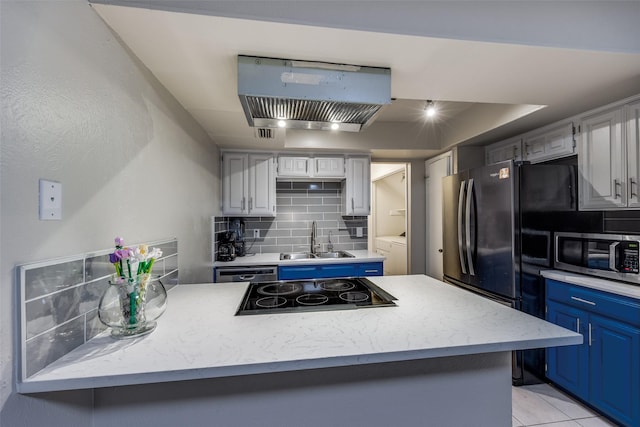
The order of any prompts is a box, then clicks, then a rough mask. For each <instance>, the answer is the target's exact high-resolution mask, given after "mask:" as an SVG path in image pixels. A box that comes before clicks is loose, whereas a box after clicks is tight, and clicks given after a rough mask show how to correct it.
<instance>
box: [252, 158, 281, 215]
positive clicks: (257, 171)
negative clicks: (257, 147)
mask: <svg viewBox="0 0 640 427" xmlns="http://www.w3.org/2000/svg"><path fill="white" fill-rule="evenodd" d="M274 190H275V176H274V172H273V156H272V155H270V154H251V155H249V205H248V211H249V214H250V215H264V216H275V214H276V209H275V205H276V203H275V191H274Z"/></svg>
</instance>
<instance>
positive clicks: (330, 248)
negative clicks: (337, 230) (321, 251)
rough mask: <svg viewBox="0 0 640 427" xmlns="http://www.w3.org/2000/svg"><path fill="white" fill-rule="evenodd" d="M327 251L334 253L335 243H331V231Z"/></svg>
mask: <svg viewBox="0 0 640 427" xmlns="http://www.w3.org/2000/svg"><path fill="white" fill-rule="evenodd" d="M327 251H328V252H333V243H332V242H331V230H329V243H327Z"/></svg>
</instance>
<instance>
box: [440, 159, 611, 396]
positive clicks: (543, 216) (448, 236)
mask: <svg viewBox="0 0 640 427" xmlns="http://www.w3.org/2000/svg"><path fill="white" fill-rule="evenodd" d="M576 170H577V168H576V166H575V165H574V164H542V165H540V164H536V165H531V164H522V163H521V164H517V163H513V162H503V163H498V164H495V165H489V166H485V167H481V168H477V169H471V170H469V171H465V172H462V173H459V174H456V175H451V176H448V177H445V178H443V204H444V208H443V209H444V210H443V232H444V236H443V237H444V242H443V243H444V247H443V249H444V254H443V255H444V279H445V281H446V282H448V283H451V284H454V285H458V286H461V287H464V288H466V289H468V290H471V291H473V292H476V293H478V294H481V295H483V296H485V297H488V298H491V299H493V300H495V301H497V302H500V303H502V304H505V305H509V306H511V307H513V308H515V309H517V310H521V311H524V312H526V313H529V314H532V315H534V316H536V317H539V318H544V279H543V278H542V277H540V275H539V272H540V270H541V269H544V268H551V267H552V266H553V240H552V236H553V233H554V232H556V231H561V230H562V231H582V230H599V231H601V227H602V213H601V212H578V210H577V174H576ZM525 367H526V369H524V368H525ZM531 373H532V374H533V376H532V375H530V374H531ZM536 377H539V378H543V377H544V351H543V350H534V351H527V352H514V363H513V383H514V384H517V385H519V384H525V383H531V382H537V380H536Z"/></svg>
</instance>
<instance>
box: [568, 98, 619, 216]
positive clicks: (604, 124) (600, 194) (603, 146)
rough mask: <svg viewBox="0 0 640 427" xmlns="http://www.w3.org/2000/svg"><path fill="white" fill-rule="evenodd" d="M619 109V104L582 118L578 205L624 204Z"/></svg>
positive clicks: (596, 206) (599, 206) (607, 206)
mask: <svg viewBox="0 0 640 427" xmlns="http://www.w3.org/2000/svg"><path fill="white" fill-rule="evenodd" d="M622 112H623V110H622V108H619V109H616V110H612V111H608V112H605V113H602V114H598V115H596V116H591V117H588V118H586V119H584V120H582V123H581V126H580V127H581V132H582V135H581V145H580V152H579V153H578V162H579V168H580V174H579V175H580V182H579V186H578V188H580V196H581V197H580V209H594V208H595V209H601V208H609V209H610V208H615V207H624V206H626V205H627V192H626V190H627V187H626V184H627V183H626V162H624V165H623V159H624V152H623V150H624V146H623V144H622V123H621V122H622Z"/></svg>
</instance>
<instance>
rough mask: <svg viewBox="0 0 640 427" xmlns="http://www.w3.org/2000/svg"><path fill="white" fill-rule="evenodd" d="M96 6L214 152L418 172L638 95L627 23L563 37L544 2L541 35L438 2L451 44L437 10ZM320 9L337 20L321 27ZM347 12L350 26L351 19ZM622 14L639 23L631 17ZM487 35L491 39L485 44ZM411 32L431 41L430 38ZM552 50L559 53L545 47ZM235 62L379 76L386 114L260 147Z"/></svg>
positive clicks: (617, 19)
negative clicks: (347, 155) (357, 127)
mask: <svg viewBox="0 0 640 427" xmlns="http://www.w3.org/2000/svg"><path fill="white" fill-rule="evenodd" d="M99 1H100V3H98V2H94V3H93V4H92V6H93V8H94V9H95V10H96V12H97V13H98V14H99V15H100V16H101V17H102V19H103V20H104V21H105V22H106V23H107V24H108V25H109V26H110V27H111V28H112V30H113V31H114V32H115V33H116V34H117V35H118V36H119V37H120V38H121V39H122V41H123V42H124V43H125V44H126V45H127V46H128V47H129V48H130V49H131V51H132V52H133V53H134V54H135V55H136V56H137V57H138V58H139V59H140V61H142V63H144V65H145V66H146V67H147V68H148V69H149V70H150V71H151V72H152V73H153V74H154V75H155V76H156V78H158V80H159V81H160V82H161V83H162V84H163V85H164V86H165V87H166V88H167V90H168V91H169V92H170V93H171V94H172V95H173V96H174V97H175V98H176V99H177V100H178V101H179V102H180V103H181V104H182V105H183V106H184V108H185V109H186V110H187V111H188V112H189V113H190V114H191V115H192V116H193V117H194V118H195V120H196V121H198V122H199V123H200V125H201V126H202V127H203V128H204V129H205V130H206V131H207V133H208V134H209V136H210V137H211V139H212V140H213V141H214V142H215V143H216V144H217V145H218V146H219V147H221V148H237V149H262V150H266V149H268V150H271V149H278V150H298V149H304V150H312V151H322V150H332V151H335V150H344V151H366V152H371V153H372V155H373V157H374V158H379V159H394V158H427V157H430V156H433V155H435V154H438V153H440V152H442V151H444V150H446V149H449V148H450V147H453V146H455V145H457V144H461V143H462V144H486V143H490V142H496V141H499V140H501V139H504V138H507V137H510V136H514V135H517V134H519V133H523V132H526V131H529V130H532V129H535V128H536V127H540V126H543V125H545V124H549V123H552V122H554V121H557V120H560V119H564V118H568V117H571V116H572V115H575V114H578V113H580V112H582V111H586V110H588V109H590V108H593V107H596V106H598V105H603V104H606V103H608V102H612V101H614V100H617V99H620V98H623V97H626V96H630V95H634V94H637V93H640V42H638V40H640V32H639V30H638V29H637V28H635V27H638V26H637V25H635V24H633V22H635V20H634V19H631V21H632V25H633V27H629V28H633V30H632V31H634V32H635V33H634V32H632V33H629V32H628V31H629V28H627V26H626V23H627V21H628V19H625V17H626V16H627V15H629V13H630V11H629V10H618V11H617V14H616V15H615V16H610V14H603V13H602V12H599V13H600V14H599V15H597V14H596V13H595V12H598V10H596V11H595V12H593V11H592V10H591V9H593V7H592V6H593V4H600V3H601V2H582V3H586V4H591V3H593V4H591V5H590V6H589V7H586V6H585V8H586V9H585V10H589V11H590V12H593V13H592V15H593V16H586V17H585V19H590V20H591V22H593V23H594V24H598V26H597V27H591V28H592V29H593V28H598V29H599V30H600V33H601V34H600V33H598V32H596V31H594V30H591V31H590V30H589V29H588V28H586V29H585V28H584V27H583V26H582V25H578V24H580V22H576V20H574V21H573V25H574V28H576V29H575V30H574V29H572V28H571V26H570V25H568V24H570V23H568V22H563V21H562V20H560V22H555V21H556V20H558V19H557V18H560V16H561V14H567V15H573V16H575V15H576V14H577V15H578V16H579V13H578V12H579V9H577V8H576V7H575V6H576V2H569V3H574V4H573V6H574V7H572V8H571V9H567V10H564V9H560V8H559V7H556V9H555V10H553V11H549V12H545V13H548V15H540V13H541V11H542V10H541V8H542V9H544V8H549V7H550V6H553V5H554V4H556V3H557V2H538V5H539V6H538V8H537V9H528V12H527V13H529V14H531V16H532V17H534V16H537V17H538V19H545V21H544V22H542V21H541V22H533V23H532V22H531V20H530V19H528V18H527V19H525V20H522V19H520V22H515V23H513V22H510V21H509V19H512V16H508V15H505V13H506V12H505V9H507V10H508V9H509V7H506V6H507V3H505V2H484V1H479V2H471V3H469V2H449V3H448V4H449V5H454V6H455V7H457V9H456V10H448V9H447V10H448V12H447V13H448V14H444V15H442V16H444V17H447V18H448V19H449V20H450V22H452V23H456V25H459V26H460V28H459V29H458V30H459V31H458V33H456V34H445V32H446V31H445V30H447V28H452V30H451V32H452V33H453V32H455V25H453V24H452V26H451V27H444V26H442V27H438V24H439V23H440V21H442V20H445V19H444V18H442V19H440V20H439V19H438V18H439V17H438V16H437V14H434V13H430V12H433V11H434V10H435V8H437V11H438V12H440V13H444V12H442V11H443V10H444V9H442V8H444V7H445V6H446V4H447V2H404V1H401V2H391V1H386V2H368V1H363V2H329V1H300V2H287V1H263V2H255V1H240V0H238V1H234V2H222V1H210V2H203V1H183V2H175V1H170V0H164V1H162V0H145V1H127V0H99ZM515 3H519V4H521V5H524V4H527V3H530V2H527V1H523V2H515ZM543 3H545V5H544V6H543V5H542V4H543ZM561 3H562V4H564V2H560V3H558V4H561ZM605 3H609V4H611V3H616V2H605ZM627 3H628V2H627ZM631 3H636V4H637V5H640V2H631ZM232 4H233V6H235V9H233V10H230V9H229V8H231V5H232ZM365 4H366V5H368V6H369V7H370V10H369V9H366V8H363V7H362V6H363V5H365ZM394 4H395V5H396V6H397V7H396V8H395V9H394V8H393V6H394ZM322 5H324V6H325V7H324V8H323V9H318V6H322ZM336 5H341V6H343V7H342V8H335V6H336ZM383 5H386V8H383V7H382V6H383ZM477 5H484V7H483V8H482V9H477V10H474V11H473V12H474V13H476V15H475V16H476V17H477V18H478V19H479V20H481V21H482V19H485V21H484V25H483V26H482V28H480V27H477V28H474V27H473V26H472V25H471V24H470V23H469V22H466V23H465V21H464V20H463V19H462V17H464V16H468V14H466V13H465V10H464V8H462V9H461V8H460V6H465V7H475V6H477ZM496 5H497V6H499V7H500V9H496V10H500V11H501V13H502V14H503V15H505V16H502V17H500V18H496V21H495V22H488V21H487V19H490V17H489V18H486V13H487V12H488V11H490V10H491V8H492V7H495V6H496ZM131 6H135V7H131ZM242 6H244V8H243V7H242ZM267 6H271V8H268V7H267ZM331 6H333V9H338V10H341V11H342V12H343V13H342V14H340V13H336V11H335V10H333V14H330V13H328V12H327V10H326V9H327V8H328V7H331ZM401 6H404V7H405V8H406V10H404V9H403V15H402V17H404V18H403V19H405V20H404V21H403V20H401V19H400V18H401V16H395V18H396V19H397V22H396V21H395V20H393V19H391V21H392V22H388V21H389V19H381V17H384V16H385V14H386V16H387V17H392V14H394V13H395V14H397V9H398V8H400V9H402V7H401ZM216 7H217V8H218V9H216ZM305 7H307V8H308V9H309V10H308V11H307V14H305V9H304V8H305ZM355 7H358V9H359V10H360V13H359V14H358V15H354V16H353V17H352V15H353V13H351V12H353V11H355V9H354V8H355ZM390 7H391V8H390ZM447 7H449V6H447ZM452 7H453V6H452ZM609 7H610V8H611V6H609ZM225 8H226V9H225ZM429 8H431V9H429ZM163 9H164V10H163ZM251 10H254V11H255V12H254V14H253V15H252V14H251V13H249V12H247V11H251ZM576 10H578V12H576ZM607 10H608V9H607ZM631 11H632V12H633V11H637V12H638V15H636V17H638V16H640V9H639V8H634V9H631ZM321 12H322V13H321ZM513 13H522V10H514V12H513ZM260 14H262V15H260ZM535 14H538V15H535ZM218 15H220V16H218ZM225 15H226V16H225ZM258 15H260V16H258ZM343 15H345V16H343ZM632 16H633V15H632ZM483 17H485V18H483ZM548 17H553V18H555V19H547V18H548ZM247 18H250V19H247ZM416 18H420V19H422V20H424V21H425V25H424V26H423V25H421V21H420V19H418V20H416ZM314 19H315V21H314ZM312 21H313V22H312ZM470 22H474V23H475V22H476V21H470ZM500 22H502V23H503V24H499V23H500ZM504 22H508V23H509V24H510V25H509V26H508V27H506V26H505V25H504ZM363 23H365V24H363ZM366 23H368V24H366ZM589 23H590V22H586V21H585V22H583V24H585V25H588V24H589ZM403 24H406V25H403ZM461 24H465V25H466V26H464V27H462V25H461ZM501 25H502V27H501ZM545 25H547V27H545ZM469 27H471V30H469V29H468V28H469ZM494 27H498V28H501V31H502V32H495V33H491V31H492V30H494ZM351 28H353V29H351ZM424 28H435V29H436V30H438V29H439V31H440V33H438V34H436V35H437V36H438V37H434V36H433V35H431V34H425V33H424V32H425V31H426V30H424ZM463 30H464V31H466V32H465V33H463ZM472 30H473V31H475V33H473V31H472ZM434 31H435V30H434ZM483 31H484V32H483ZM625 31H626V32H625ZM556 33H557V35H558V36H557V37H556V38H554V35H555V34H556ZM575 33H578V34H577V36H581V37H577V36H576V34H575ZM460 34H462V35H460ZM505 34H507V35H509V34H511V35H513V36H512V38H511V39H509V42H507V41H506V40H504V39H501V38H500V37H503V38H505V37H507V36H504V35H505ZM560 34H564V36H562V37H561V36H560ZM518 37H520V39H518ZM627 38H628V40H627ZM512 39H513V40H515V41H513V40H512ZM559 40H560V41H564V44H563V43H552V42H554V41H556V42H557V41H559ZM585 40H586V41H585ZM536 44H537V45H536ZM583 44H586V45H587V46H583ZM550 45H552V46H550ZM588 46H592V47H590V48H588ZM239 54H242V55H255V56H264V57H274V58H286V59H300V60H310V61H323V62H334V63H343V64H355V65H366V66H376V67H389V68H391V78H392V81H391V94H392V97H393V98H394V101H393V102H392V103H391V104H390V105H388V106H385V107H384V108H383V110H382V112H381V113H380V115H379V116H378V118H377V119H376V121H375V122H374V123H373V124H371V125H370V126H369V127H368V128H366V129H365V130H364V131H362V132H360V133H351V132H326V131H311V130H291V129H290V130H284V129H278V130H277V131H276V132H275V138H274V139H259V138H256V136H255V130H254V128H250V127H249V126H248V124H247V121H246V118H245V115H244V113H243V111H242V107H241V105H240V101H239V99H238V96H237V86H236V85H237V78H236V73H237V68H236V58H237V55H239ZM426 99H433V100H435V101H436V103H437V105H438V107H439V110H440V114H439V115H438V117H437V119H436V120H433V121H431V120H427V119H426V118H425V117H424V114H423V109H424V105H425V100H426Z"/></svg>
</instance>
